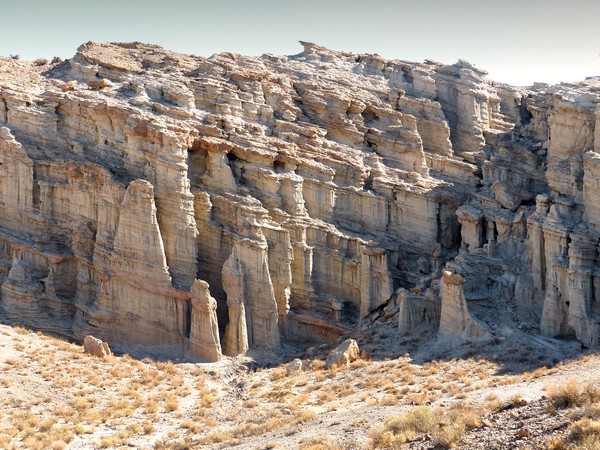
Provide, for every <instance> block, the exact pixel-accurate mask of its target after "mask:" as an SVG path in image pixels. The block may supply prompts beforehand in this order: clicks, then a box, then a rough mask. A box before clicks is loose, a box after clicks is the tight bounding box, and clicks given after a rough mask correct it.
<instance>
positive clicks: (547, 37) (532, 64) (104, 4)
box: [0, 0, 600, 84]
mask: <svg viewBox="0 0 600 450" xmlns="http://www.w3.org/2000/svg"><path fill="white" fill-rule="evenodd" d="M0 18H1V20H0V55H9V54H19V55H21V57H22V58H27V59H33V58H39V57H52V56H55V55H56V56H60V57H63V58H67V57H71V56H72V55H73V54H74V53H75V51H76V48H77V47H78V46H79V45H80V44H82V43H84V42H87V41H90V40H92V41H98V42H107V41H136V40H137V41H142V42H150V43H155V44H159V45H162V46H164V47H167V48H169V49H171V50H175V51H180V52H184V53H194V54H197V55H201V56H210V55H211V54H213V53H217V52H222V51H231V52H234V53H242V54H247V55H260V54H262V53H274V54H283V55H290V54H296V53H299V52H300V51H301V47H300V45H299V44H298V40H306V41H311V42H315V43H318V44H321V45H325V46H326V47H329V48H332V49H338V50H346V51H353V52H362V53H379V54H380V55H382V56H384V57H387V58H396V59H405V60H411V61H422V60H424V59H434V60H437V61H441V62H444V63H454V62H456V61H457V60H458V59H459V58H462V59H466V60H468V61H470V62H472V63H473V64H475V65H476V66H477V67H479V68H481V69H484V70H487V71H488V72H490V77H491V78H493V79H496V80H498V81H504V82H509V83H512V84H530V83H532V82H533V81H545V82H552V83H555V82H559V81H576V80H580V79H583V78H585V77H586V76H593V75H600V0H571V1H563V0H560V1H559V0H519V1H517V0H505V1H503V0H496V1H489V0H411V1H405V0H397V1H392V0H365V1H356V0H345V1H342V0H330V1H327V0H320V1H319V0H295V1H289V0H254V1H252V0H248V1H232V0H230V1H227V0H213V1H204V0H198V1H192V0H170V1H157V0H145V1H138V0H94V1H88V0H35V1H34V0H0Z"/></svg>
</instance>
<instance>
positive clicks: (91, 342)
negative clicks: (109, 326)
mask: <svg viewBox="0 0 600 450" xmlns="http://www.w3.org/2000/svg"><path fill="white" fill-rule="evenodd" d="M83 351H84V352H85V353H89V354H90V355H93V356H97V357H99V358H104V357H105V356H110V355H112V352H111V351H110V347H109V346H108V343H106V342H103V341H102V340H100V339H98V338H95V337H94V336H91V335H88V336H86V337H85V338H84V339H83Z"/></svg>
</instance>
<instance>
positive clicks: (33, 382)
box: [0, 322, 600, 449]
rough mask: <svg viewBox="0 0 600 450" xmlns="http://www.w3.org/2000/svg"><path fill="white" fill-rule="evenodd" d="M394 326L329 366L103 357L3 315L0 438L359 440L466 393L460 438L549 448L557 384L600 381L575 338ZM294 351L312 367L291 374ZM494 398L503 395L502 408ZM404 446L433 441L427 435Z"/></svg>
mask: <svg viewBox="0 0 600 450" xmlns="http://www.w3.org/2000/svg"><path fill="white" fill-rule="evenodd" d="M384 325H385V324H384ZM394 328H395V327H393V326H392V323H391V322H390V325H389V327H386V326H382V327H379V328H378V331H377V332H376V333H371V332H370V333H364V332H358V333H357V334H356V336H354V337H355V338H356V339H357V340H358V342H359V345H360V346H361V348H362V350H363V351H362V356H361V358H359V359H358V360H357V361H354V362H353V363H352V364H350V366H349V367H347V368H340V369H336V370H326V369H325V368H324V362H323V361H324V359H325V357H326V355H327V352H328V350H329V348H330V347H327V346H321V347H317V348H311V349H308V350H306V351H304V350H302V349H297V348H294V347H290V348H286V350H287V354H286V357H281V356H276V355H271V354H254V355H248V356H245V357H238V358H226V359H224V360H223V361H221V362H219V363H213V364H199V363H190V362H185V361H174V362H171V361H167V362H164V361H163V362H161V361H154V360H152V359H150V358H142V359H139V358H134V357H132V356H129V355H127V354H118V355H117V356H113V357H108V358H105V359H99V358H95V357H91V356H89V355H86V354H84V353H83V347H82V346H81V345H78V344H75V343H70V342H67V341H65V340H63V339H60V338H56V337H52V336H47V335H44V334H43V333H40V332H33V331H31V330H28V329H25V328H22V327H19V326H14V325H13V326H11V325H0V349H1V351H0V399H1V400H0V401H1V402H2V408H0V410H1V412H0V448H7V449H11V448H27V449H30V448H31V449H35V448H37V449H64V448H69V449H96V448H138V449H154V448H169V449H170V448H175V449H177V448H181V449H184V448H215V449H216V448H238V449H266V448H281V449H295V448H321V449H327V448H339V449H342V448H345V449H350V448H355V449H360V448H369V447H370V446H372V444H373V443H372V442H371V440H370V437H369V436H370V430H372V429H373V428H374V427H376V426H377V425H378V424H382V423H384V422H385V421H386V419H388V418H389V417H391V416H394V415H398V414H401V413H403V412H406V411H410V410H411V409H412V408H415V407H418V406H429V407H431V408H437V409H439V410H443V409H448V408H456V405H457V404H459V405H471V406H473V407H474V408H479V409H480V410H481V411H482V413H481V415H482V419H483V425H482V426H481V427H478V428H477V429H475V430H470V431H467V432H466V433H465V435H464V437H463V438H462V439H461V441H460V442H459V443H458V445H457V447H458V448H469V449H470V448H488V449H494V448H498V449H501V448H502V449H504V448H544V445H545V444H544V443H545V442H546V441H547V439H548V437H549V436H553V435H561V434H565V433H566V429H567V426H568V423H569V421H570V418H569V414H568V413H567V412H565V411H558V412H557V411H554V412H552V411H550V410H549V409H548V407H547V403H548V402H547V399H546V395H547V389H548V387H549V386H560V385H563V384H565V383H567V382H568V381H569V380H576V381H577V382H578V383H580V384H581V385H595V386H600V356H599V355H597V354H595V353H593V352H581V350H580V349H579V347H578V346H577V345H574V344H573V343H563V342H559V341H552V340H544V339H540V338H535V339H532V338H527V339H525V336H521V337H519V336H516V337H515V339H514V340H512V341H510V342H507V341H506V340H498V341H496V342H490V343H486V344H485V345H479V346H475V345H458V344H456V345H450V343H448V342H445V343H443V344H442V343H439V342H438V341H437V340H436V339H435V337H433V336H428V335H424V336H422V338H421V340H420V341H419V340H414V339H411V340H407V339H406V338H404V337H402V336H400V335H397V334H396V332H395V331H394ZM521 338H522V339H521ZM293 356H298V357H300V358H302V359H303V362H304V367H305V369H304V370H301V371H297V372H292V373H289V372H288V371H287V369H286V362H287V361H288V360H289V359H290V358H291V357H293ZM267 366H268V367H267ZM491 403H495V404H497V405H505V406H504V407H501V408H495V410H494V408H492V410H494V412H493V413H492V412H490V407H489V405H490V404H491ZM506 405H509V407H506ZM459 407H460V406H459ZM486 408H487V409H486ZM484 409H485V410H486V411H487V412H483V411H484ZM319 442H321V444H320V445H321V447H315V445H317V443H319ZM406 445H407V447H406V448H433V447H432V444H431V442H429V437H428V436H426V435H425V436H423V437H422V438H421V439H420V440H417V441H414V442H412V443H410V444H406Z"/></svg>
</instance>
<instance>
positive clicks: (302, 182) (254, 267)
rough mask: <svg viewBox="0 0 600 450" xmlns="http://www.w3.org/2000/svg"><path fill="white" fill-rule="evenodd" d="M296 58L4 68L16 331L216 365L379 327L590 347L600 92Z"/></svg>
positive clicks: (599, 224)
mask: <svg viewBox="0 0 600 450" xmlns="http://www.w3.org/2000/svg"><path fill="white" fill-rule="evenodd" d="M302 45H303V46H304V50H303V51H302V53H300V54H298V55H294V56H287V57H286V56H274V55H263V56H261V57H245V56H240V55H234V54H231V53H223V54H218V55H214V56H212V57H210V58H201V57H195V56H187V55H181V54H176V53H173V52H169V51H167V50H164V49H162V48H160V47H157V46H152V45H146V44H140V43H127V44H124V43H117V44H96V43H87V44H85V45H83V46H81V47H80V48H79V49H78V52H77V54H76V55H75V57H73V58H72V59H70V60H67V61H64V62H62V63H55V64H48V63H46V62H45V61H36V62H25V61H20V60H15V59H6V58H5V59H0V282H1V284H2V290H1V299H0V310H1V312H2V313H3V314H4V315H5V316H6V317H8V318H9V319H10V320H12V321H16V322H19V323H23V324H26V325H29V326H32V327H36V328H42V329H45V330H50V331H53V332H56V333H60V334H62V335H66V336H69V337H75V338H81V337H83V336H84V335H87V334H90V333H91V334H94V335H96V336H98V337H100V338H103V339H105V340H108V341H109V342H111V344H119V343H123V344H128V345H135V346H138V347H139V348H143V349H145V350H146V351H147V352H148V353H151V354H157V353H163V354H167V355H169V356H170V357H175V356H179V355H182V354H188V355H190V354H192V355H196V356H197V357H199V358H202V359H205V360H212V361H215V360H218V359H220V358H221V355H222V354H223V353H225V354H229V355H236V354H240V353H244V352H246V351H247V350H248V349H249V348H258V349H261V348H264V349H277V348H279V347H280V346H281V343H282V341H287V342H319V343H320V342H330V341H334V340H335V339H336V338H338V337H339V336H341V335H344V334H347V333H349V332H352V331H354V330H356V328H357V327H358V326H359V325H363V326H364V324H365V323H369V322H368V321H365V320H364V319H365V318H367V317H369V316H370V317H371V318H372V316H373V314H372V313H373V312H375V311H377V310H379V309H381V308H382V307H384V306H385V307H387V308H388V309H387V310H388V311H389V310H393V309H394V308H395V309H397V311H398V316H399V327H400V331H401V332H403V333H407V334H410V333H411V332H413V331H414V330H417V329H419V330H420V329H422V328H426V329H427V328H429V329H431V330H434V331H438V333H439V335H440V336H443V337H444V338H446V337H447V338H448V339H449V340H453V339H462V340H480V339H503V338H506V337H507V336H511V335H512V334H513V333H514V332H515V330H520V331H519V332H522V333H530V334H531V335H540V334H541V335H545V336H549V337H565V338H570V339H577V340H579V341H580V342H581V343H582V345H584V346H588V347H593V346H598V345H599V344H600V271H599V268H600V264H599V259H600V255H599V254H598V249H599V239H600V198H599V196H600V154H599V153H600V127H598V128H596V127H595V124H596V122H597V121H599V120H600V106H598V105H599V101H600V78H594V79H588V80H586V81H584V82H581V83H579V84H561V85H557V86H547V85H542V84H540V85H534V86H533V87H529V88H515V87H511V86H507V85H504V84H499V83H495V82H493V81H490V80H488V79H487V78H485V72H482V71H480V70H478V69H476V68H475V67H473V66H472V65H470V64H469V63H467V62H464V61H459V62H458V63H456V64H454V65H451V66H448V65H443V64H440V63H437V62H434V61H426V62H424V63H412V62H406V61H396V60H386V59H384V58H381V57H380V56H378V55H362V54H361V55H359V54H351V53H345V52H337V51H331V50H328V49H325V48H323V47H320V46H317V45H314V44H311V43H302ZM596 152H598V153H596ZM536 339H537V338H536ZM540 342H543V339H540ZM540 345H542V344H540Z"/></svg>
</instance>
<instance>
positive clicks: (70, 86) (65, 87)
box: [58, 80, 77, 92]
mask: <svg viewBox="0 0 600 450" xmlns="http://www.w3.org/2000/svg"><path fill="white" fill-rule="evenodd" d="M58 87H59V88H60V90H61V91H63V92H67V91H74V90H75V88H76V87H77V80H71V81H66V82H65V83H61V84H60V85H59V86H58Z"/></svg>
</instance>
